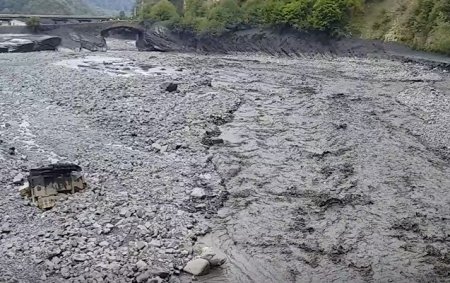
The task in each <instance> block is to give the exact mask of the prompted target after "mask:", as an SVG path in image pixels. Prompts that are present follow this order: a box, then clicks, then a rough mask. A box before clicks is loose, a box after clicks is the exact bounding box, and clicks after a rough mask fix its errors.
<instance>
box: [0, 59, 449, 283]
mask: <svg viewBox="0 0 450 283" xmlns="http://www.w3.org/2000/svg"><path fill="white" fill-rule="evenodd" d="M89 56H92V54H79V53H78V54H72V53H35V54H2V55H1V56H0V62H1V65H0V66H1V67H0V71H1V73H2V76H1V78H0V88H1V94H0V95H1V102H0V139H1V140H2V143H1V144H0V147H1V150H0V154H1V155H0V168H1V169H0V170H1V171H0V173H1V174H0V176H1V177H0V182H1V183H0V184H1V186H0V190H1V192H2V194H3V195H4V196H5V197H4V198H3V199H2V200H1V204H0V210H1V220H2V225H4V224H6V226H5V227H6V228H5V232H4V233H2V234H1V242H0V251H1V252H2V254H4V255H5V256H4V257H2V258H1V259H0V266H2V271H1V272H0V279H1V280H4V281H14V280H19V281H28V282H39V281H46V282H49V281H50V282H60V281H61V280H66V281H74V282H77V281H78V282H80V281H81V282H84V281H86V280H87V281H92V282H94V281H93V280H96V281H101V280H104V281H107V282H129V281H130V280H137V279H138V277H139V276H142V274H144V273H145V272H146V271H152V272H153V273H152V274H153V275H151V276H149V278H147V279H150V278H151V277H152V276H156V275H158V274H159V275H160V276H162V275H164V274H163V273H168V274H171V275H172V276H171V277H170V279H168V278H167V279H164V280H170V281H171V282H177V281H182V282H189V281H190V280H191V278H190V277H189V276H181V277H178V276H177V274H178V273H179V271H178V270H179V269H180V267H182V266H183V265H184V263H185V262H186V261H187V260H188V259H189V258H190V257H192V253H193V251H192V246H193V245H194V244H195V243H197V242H206V243H207V245H212V246H215V247H216V248H218V249H220V250H221V251H222V252H224V253H225V254H226V255H227V256H228V262H227V263H226V265H225V266H224V267H223V269H222V270H220V271H216V272H213V273H212V274H210V275H209V276H208V277H206V279H205V278H204V279H203V280H204V281H205V282H212V281H215V282H223V281H228V282H308V281H311V282H316V281H322V282H323V281H326V282H328V281H333V282H343V281H354V282H361V281H369V282H370V281H375V282H379V281H382V282H385V281H392V282H436V281H438V282H440V281H445V280H447V278H448V276H449V272H450V260H449V257H450V253H449V252H450V250H449V249H450V243H449V241H450V240H449V232H448V231H450V219H449V218H448V215H450V210H449V207H450V206H449V201H450V193H449V189H450V174H449V173H450V169H449V159H450V153H449V148H448V146H449V144H450V136H449V135H450V117H449V115H450V114H449V113H450V101H449V94H450V80H449V75H448V74H447V73H445V72H443V71H441V70H438V69H436V70H431V69H430V68H429V67H424V66H421V65H415V64H405V63H400V62H393V61H388V60H381V59H352V58H332V57H329V56H316V57H305V58H295V59H293V58H277V57H269V56H266V55H257V54H242V55H236V56H233V55H228V56H221V55H211V56H202V55H187V54H184V55H183V54H170V53H164V54H163V53H137V52H128V51H127V52H109V53H107V54H104V55H103V54H100V55H95V58H92V57H89ZM106 57H109V58H106ZM167 81H170V82H177V83H179V92H176V93H168V92H165V91H163V90H162V89H161V87H160V86H161V84H162V83H164V82H167ZM11 146H14V147H15V148H16V149H17V152H18V153H17V155H14V156H10V155H8V153H7V149H8V148H9V147H11ZM56 160H59V161H72V162H73V161H75V162H77V163H79V164H80V165H82V166H83V168H84V170H85V171H87V181H88V182H89V183H90V185H91V188H90V189H89V190H88V191H87V192H86V193H84V194H78V195H74V196H71V197H70V198H69V199H67V200H65V201H63V202H61V203H59V204H58V206H57V207H56V208H55V209H53V210H51V211H48V212H45V213H41V212H40V211H38V210H37V209H36V208H33V207H29V206H26V205H25V204H24V203H23V202H22V201H21V199H20V197H19V195H18V193H17V191H16V190H15V188H14V186H13V185H12V184H11V182H12V179H13V178H14V176H15V175H16V174H17V173H19V171H21V170H23V169H26V168H30V167H33V166H36V165H39V164H42V163H47V162H54V161H56ZM199 187H200V188H202V189H203V190H204V192H205V196H204V197H203V198H197V197H194V196H192V195H191V193H192V191H193V190H194V189H195V188H199ZM2 227H3V226H2ZM6 230H9V231H6ZM203 236H205V237H204V238H203ZM140 261H143V262H144V263H145V265H144V264H142V262H140ZM18 262H20V263H21V264H20V265H19V264H17V263H18ZM141 278H142V277H141Z"/></svg>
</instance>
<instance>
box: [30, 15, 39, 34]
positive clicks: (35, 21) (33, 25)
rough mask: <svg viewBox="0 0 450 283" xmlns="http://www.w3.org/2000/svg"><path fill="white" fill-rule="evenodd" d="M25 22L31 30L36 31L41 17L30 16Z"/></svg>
mask: <svg viewBox="0 0 450 283" xmlns="http://www.w3.org/2000/svg"><path fill="white" fill-rule="evenodd" d="M26 24H27V27H28V28H30V29H31V30H32V31H33V32H37V31H38V30H39V27H40V26H41V19H40V18H39V17H31V18H29V19H28V20H27V23H26Z"/></svg>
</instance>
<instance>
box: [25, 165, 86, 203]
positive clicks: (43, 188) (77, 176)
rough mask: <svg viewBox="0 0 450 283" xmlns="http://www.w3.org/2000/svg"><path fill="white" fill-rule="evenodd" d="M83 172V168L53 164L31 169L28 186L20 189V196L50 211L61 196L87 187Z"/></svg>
mask: <svg viewBox="0 0 450 283" xmlns="http://www.w3.org/2000/svg"><path fill="white" fill-rule="evenodd" d="M81 171H82V170H81V167H80V166H78V165H75V164H52V165H50V166H47V167H41V168H36V169H31V170H30V175H29V176H28V184H25V185H24V186H23V187H22V188H20V189H19V191H20V194H21V195H22V196H23V197H28V198H29V199H30V200H31V202H32V203H33V204H35V205H36V206H37V207H39V208H41V209H50V208H52V207H53V206H55V204H56V201H57V200H58V198H59V195H60V194H73V193H76V192H79V191H82V190H84V189H85V188H86V187H87V184H86V182H85V180H84V177H83V175H82V173H81Z"/></svg>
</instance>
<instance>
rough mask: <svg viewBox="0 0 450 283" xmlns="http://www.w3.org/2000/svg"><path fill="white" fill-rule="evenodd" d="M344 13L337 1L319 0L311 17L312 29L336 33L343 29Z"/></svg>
mask: <svg viewBox="0 0 450 283" xmlns="http://www.w3.org/2000/svg"><path fill="white" fill-rule="evenodd" d="M343 20H344V13H343V11H342V10H341V9H340V8H339V3H337V2H336V1H335V0H318V1H317V2H316V3H315V4H314V6H313V11H312V15H311V24H312V27H313V28H315V29H318V30H321V31H330V32H334V31H336V30H338V29H339V28H341V27H342V24H343Z"/></svg>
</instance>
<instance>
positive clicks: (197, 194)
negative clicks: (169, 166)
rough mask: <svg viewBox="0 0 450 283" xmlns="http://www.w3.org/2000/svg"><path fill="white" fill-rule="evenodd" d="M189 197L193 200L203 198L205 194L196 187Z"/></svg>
mask: <svg viewBox="0 0 450 283" xmlns="http://www.w3.org/2000/svg"><path fill="white" fill-rule="evenodd" d="M191 196H193V197H195V198H204V197H205V196H206V193H205V190H204V189H202V188H198V187H197V188H194V189H193V190H192V192H191Z"/></svg>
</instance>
